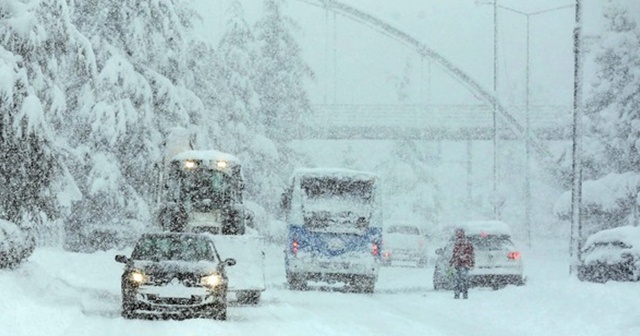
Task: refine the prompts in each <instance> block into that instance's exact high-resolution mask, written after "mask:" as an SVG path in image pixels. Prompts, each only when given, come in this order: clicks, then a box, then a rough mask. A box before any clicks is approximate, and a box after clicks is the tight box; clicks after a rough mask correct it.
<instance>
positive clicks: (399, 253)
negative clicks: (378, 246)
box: [382, 222, 428, 267]
mask: <svg viewBox="0 0 640 336" xmlns="http://www.w3.org/2000/svg"><path fill="white" fill-rule="evenodd" d="M427 259H428V253H427V238H426V235H425V234H423V233H422V230H421V229H420V227H418V226H417V225H416V224H413V223H410V222H392V223H391V224H388V225H387V226H385V228H384V233H383V237H382V264H383V265H385V266H390V265H392V264H394V263H396V262H401V263H412V264H415V265H416V266H417V267H426V266H427Z"/></svg>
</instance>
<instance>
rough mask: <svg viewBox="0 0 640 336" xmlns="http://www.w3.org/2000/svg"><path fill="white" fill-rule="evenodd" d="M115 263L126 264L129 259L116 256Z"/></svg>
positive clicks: (119, 255)
mask: <svg viewBox="0 0 640 336" xmlns="http://www.w3.org/2000/svg"><path fill="white" fill-rule="evenodd" d="M116 261H117V262H119V263H121V264H126V263H128V262H129V258H127V256H125V255H122V254H118V255H116Z"/></svg>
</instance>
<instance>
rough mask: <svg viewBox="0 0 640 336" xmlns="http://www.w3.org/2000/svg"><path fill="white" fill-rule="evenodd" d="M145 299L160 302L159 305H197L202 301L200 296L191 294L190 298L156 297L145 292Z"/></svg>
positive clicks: (154, 302)
mask: <svg viewBox="0 0 640 336" xmlns="http://www.w3.org/2000/svg"><path fill="white" fill-rule="evenodd" d="M147 300H148V301H149V303H153V304H160V305H180V306H189V305H197V304H201V303H202V297H201V296H196V295H194V296H192V297H191V298H166V297H158V296H157V295H153V294H147Z"/></svg>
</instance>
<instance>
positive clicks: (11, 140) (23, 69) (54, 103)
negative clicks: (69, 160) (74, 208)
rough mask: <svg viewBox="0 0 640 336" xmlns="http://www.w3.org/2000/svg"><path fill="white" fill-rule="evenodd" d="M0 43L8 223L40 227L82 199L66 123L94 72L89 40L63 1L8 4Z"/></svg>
mask: <svg viewBox="0 0 640 336" xmlns="http://www.w3.org/2000/svg"><path fill="white" fill-rule="evenodd" d="M0 14H1V15H0V18H2V19H0V20H1V21H2V24H0V42H1V47H0V49H2V58H3V60H4V61H5V67H4V69H5V70H6V71H5V73H3V75H2V76H0V78H2V79H3V81H4V83H5V84H6V85H4V86H3V88H4V94H3V95H2V96H3V97H2V98H1V99H2V100H3V102H2V103H0V109H2V116H3V123H2V128H3V130H2V133H3V135H2V141H0V142H1V143H2V144H1V145H0V146H3V147H4V148H3V149H2V153H3V154H2V155H3V156H4V157H3V160H2V162H3V163H4V164H3V165H2V169H3V171H2V175H3V180H4V181H11V182H10V183H9V184H8V185H5V187H6V188H9V189H10V190H11V192H6V193H3V197H4V198H5V200H7V199H12V200H10V201H9V205H7V204H4V211H8V212H9V213H8V214H7V217H8V219H9V220H12V221H16V222H18V223H20V222H23V221H24V222H30V223H31V224H36V229H39V228H41V226H42V225H43V224H47V222H48V221H49V220H51V219H54V218H56V217H58V216H59V215H60V213H64V209H65V208H68V206H69V202H70V201H72V200H73V199H75V198H77V197H79V195H78V193H77V188H76V187H75V183H74V181H73V179H72V178H71V177H70V176H69V174H68V172H67V168H66V167H65V165H66V162H65V161H63V160H62V156H63V154H64V150H65V148H64V146H65V145H64V144H65V141H64V140H63V139H61V137H60V134H63V133H64V131H63V130H62V127H61V126H62V125H63V124H64V125H69V124H73V120H72V118H70V117H71V114H70V113H69V110H70V109H72V108H73V106H74V101H75V100H74V98H75V97H76V95H75V93H77V92H79V91H78V90H77V88H78V87H80V86H81V85H79V83H83V82H86V81H87V79H89V78H90V77H91V74H92V73H94V72H95V68H94V63H93V53H92V51H91V48H90V46H89V44H88V41H87V40H86V39H84V37H83V36H82V35H81V34H79V33H78V31H77V30H76V29H75V27H74V26H73V25H72V24H71V20H70V19H69V9H68V7H67V4H66V2H65V1H63V0H43V1H37V2H27V3H25V2H22V1H4V2H2V4H0Z"/></svg>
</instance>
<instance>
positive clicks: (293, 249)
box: [291, 240, 300, 254]
mask: <svg viewBox="0 0 640 336" xmlns="http://www.w3.org/2000/svg"><path fill="white" fill-rule="evenodd" d="M299 247H300V244H299V243H298V242H297V241H295V240H294V241H293V243H291V252H293V254H297V253H298V248H299Z"/></svg>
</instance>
